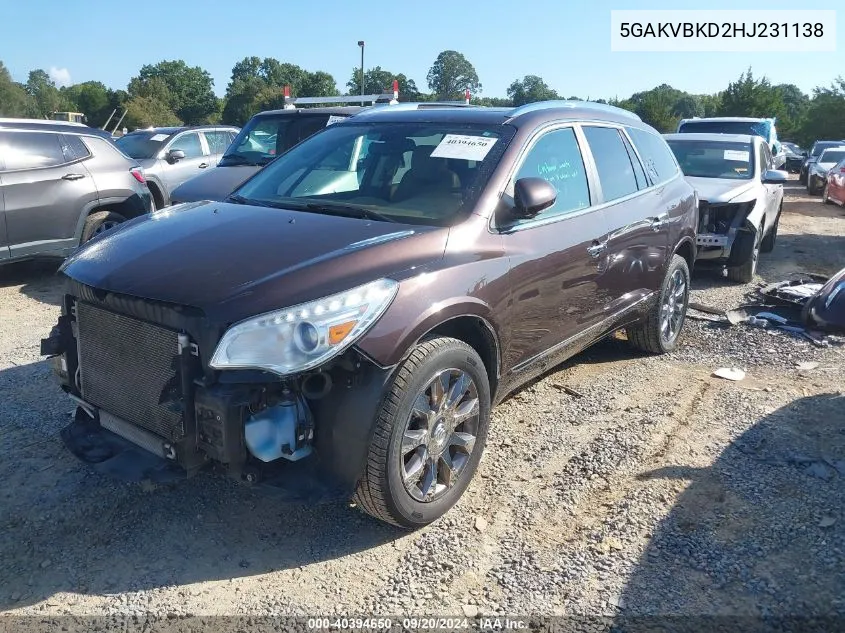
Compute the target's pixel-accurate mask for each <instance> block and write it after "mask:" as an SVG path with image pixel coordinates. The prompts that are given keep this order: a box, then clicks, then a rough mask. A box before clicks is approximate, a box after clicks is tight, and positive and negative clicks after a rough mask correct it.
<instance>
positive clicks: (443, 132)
mask: <svg viewBox="0 0 845 633" xmlns="http://www.w3.org/2000/svg"><path fill="white" fill-rule="evenodd" d="M513 132H514V129H513V128H510V127H502V126H501V125H493V126H479V125H469V124H455V123H453V124H449V123H371V124H362V123H356V124H355V125H352V124H346V123H342V124H336V125H332V126H331V127H329V128H326V129H325V130H324V131H322V132H319V133H318V134H315V135H314V136H312V137H310V138H309V139H307V140H305V141H304V142H302V143H300V144H299V145H297V146H296V147H294V148H293V149H292V150H290V151H288V152H287V153H286V154H283V155H282V156H280V157H279V158H278V159H277V160H276V161H275V162H273V163H272V164H271V165H269V166H268V167H266V168H265V169H263V170H262V171H260V172H259V173H258V174H257V175H256V176H254V177H253V178H252V179H250V180H249V181H247V182H246V183H245V184H244V185H243V186H242V187H241V188H240V189H238V190H237V191H236V192H235V194H236V196H237V197H238V198H240V199H242V200H243V201H246V202H253V203H256V204H270V205H272V206H276V205H278V206H283V207H284V206H286V207H287V208H294V209H302V210H308V211H315V212H322V213H334V214H337V213H340V212H341V211H346V212H348V213H349V214H350V215H353V216H357V217H364V216H365V213H364V212H365V211H369V212H370V213H369V217H371V218H373V217H376V214H377V215H378V216H381V219H387V220H393V221H397V222H406V223H411V224H428V225H435V226H450V225H452V224H453V223H454V222H455V220H456V218H458V216H460V215H462V214H463V213H464V212H465V211H466V210H467V209H469V208H471V206H472V204H473V203H474V202H475V200H476V199H477V198H478V195H479V194H480V192H481V190H482V189H483V188H484V184H485V183H486V181H487V179H488V178H489V175H490V173H491V171H492V169H493V167H495V164H496V163H497V162H498V160H499V157H500V156H501V153H502V152H503V151H504V148H505V147H506V146H507V143H508V141H510V138H511V137H512V136H513ZM320 205H323V206H320Z"/></svg>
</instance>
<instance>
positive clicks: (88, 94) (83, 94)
mask: <svg viewBox="0 0 845 633" xmlns="http://www.w3.org/2000/svg"><path fill="white" fill-rule="evenodd" d="M61 93H62V96H63V97H64V98H65V99H66V100H67V101H68V102H69V103H70V105H71V106H72V109H73V110H74V111H75V112H82V113H83V114H84V115H85V116H86V118H87V120H88V124H89V125H93V126H100V125H102V124H103V123H105V122H106V119H107V118H108V116H109V114H110V113H111V111H112V108H111V107H110V103H109V89H108V88H106V86H105V84H103V83H101V82H99V81H85V82H83V83H79V84H74V85H72V86H68V87H67V88H62V89H61Z"/></svg>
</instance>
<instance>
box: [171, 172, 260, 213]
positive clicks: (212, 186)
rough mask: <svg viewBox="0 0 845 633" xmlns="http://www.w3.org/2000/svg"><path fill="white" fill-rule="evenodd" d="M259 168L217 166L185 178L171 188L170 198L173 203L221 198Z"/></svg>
mask: <svg viewBox="0 0 845 633" xmlns="http://www.w3.org/2000/svg"><path fill="white" fill-rule="evenodd" d="M260 169H261V165H232V166H231V167H217V168H215V169H212V170H211V171H207V172H205V173H202V174H199V175H198V176H194V177H193V178H191V179H190V180H186V181H185V182H183V183H182V184H181V185H179V186H178V187H176V189H174V190H173V192H172V193H171V194H170V198H171V199H172V200H173V202H174V204H175V203H177V202H196V201H198V200H218V201H219V200H223V199H225V198H226V196H228V195H229V194H230V193H232V192H233V191H234V190H235V189H237V188H238V186H239V185H240V184H241V183H242V182H244V181H245V180H246V179H247V178H249V177H250V176H252V175H253V174H254V173H256V172H258V171H259V170H260Z"/></svg>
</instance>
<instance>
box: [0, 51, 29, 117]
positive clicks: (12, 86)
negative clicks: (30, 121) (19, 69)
mask: <svg viewBox="0 0 845 633" xmlns="http://www.w3.org/2000/svg"><path fill="white" fill-rule="evenodd" d="M0 116H3V117H24V118H31V117H38V104H37V103H36V102H35V99H34V98H33V97H32V95H30V94H29V93H28V92H27V91H26V89H25V88H24V87H23V86H21V85H20V84H19V83H17V82H15V81H12V75H11V74H10V73H9V70H8V69H7V68H6V66H5V64H3V62H0Z"/></svg>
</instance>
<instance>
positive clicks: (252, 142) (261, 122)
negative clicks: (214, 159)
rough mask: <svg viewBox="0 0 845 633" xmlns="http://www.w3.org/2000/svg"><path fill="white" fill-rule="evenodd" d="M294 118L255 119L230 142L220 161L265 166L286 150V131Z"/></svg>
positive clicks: (225, 164) (230, 163) (229, 163)
mask: <svg viewBox="0 0 845 633" xmlns="http://www.w3.org/2000/svg"><path fill="white" fill-rule="evenodd" d="M293 119H294V117H292V116H284V115H283V116H278V117H267V116H264V117H255V118H253V119H252V120H250V121H249V122H248V123H247V124H246V126H245V127H244V128H243V129H242V130H241V131H240V133H239V134H238V135H237V136H236V137H235V140H234V141H232V144H231V145H230V146H229V149H228V150H227V151H226V153H225V154H224V155H223V158H222V159H221V160H220V165H221V166H223V167H226V166H231V165H266V164H267V163H269V162H270V161H271V160H273V159H274V158H276V156H277V155H278V154H281V153H283V152H284V151H285V149H286V139H287V130H288V128H289V127H290V124H291V122H292V121H293Z"/></svg>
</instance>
